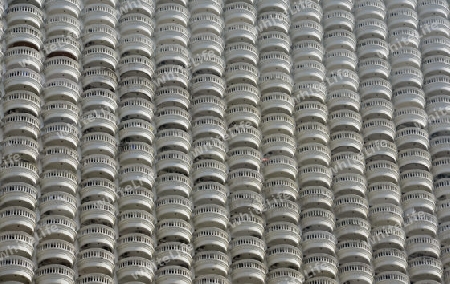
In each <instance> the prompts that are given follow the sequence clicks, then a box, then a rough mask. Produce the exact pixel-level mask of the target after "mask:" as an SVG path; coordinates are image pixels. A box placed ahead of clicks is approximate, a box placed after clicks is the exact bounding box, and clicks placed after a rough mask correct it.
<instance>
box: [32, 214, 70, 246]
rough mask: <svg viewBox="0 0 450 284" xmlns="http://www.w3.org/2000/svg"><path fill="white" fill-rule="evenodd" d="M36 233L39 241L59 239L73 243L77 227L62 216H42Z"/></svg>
mask: <svg viewBox="0 0 450 284" xmlns="http://www.w3.org/2000/svg"><path fill="white" fill-rule="evenodd" d="M36 232H37V233H38V235H39V236H40V237H41V241H44V240H50V239H60V240H64V241H67V242H72V243H73V242H74V240H75V237H76V235H77V225H76V224H75V221H73V219H70V218H67V217H64V216H57V215H50V216H42V218H41V219H40V220H39V223H38V226H37V227H36Z"/></svg>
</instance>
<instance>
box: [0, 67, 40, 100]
mask: <svg viewBox="0 0 450 284" xmlns="http://www.w3.org/2000/svg"><path fill="white" fill-rule="evenodd" d="M3 80H4V81H3V82H4V87H5V92H9V91H14V90H19V89H20V90H22V91H31V92H34V93H36V94H39V93H40V92H41V90H42V84H41V83H42V78H41V76H40V74H39V73H37V72H35V71H33V70H32V69H28V68H14V69H9V70H8V71H7V72H6V73H5V74H4V77H3Z"/></svg>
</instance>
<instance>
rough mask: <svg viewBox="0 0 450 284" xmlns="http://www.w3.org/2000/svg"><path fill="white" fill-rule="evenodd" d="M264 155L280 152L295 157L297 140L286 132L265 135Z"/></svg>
mask: <svg viewBox="0 0 450 284" xmlns="http://www.w3.org/2000/svg"><path fill="white" fill-rule="evenodd" d="M261 144H262V145H261V147H262V153H263V155H271V154H280V155H284V156H287V157H290V158H292V157H294V154H295V140H294V138H293V137H291V136H289V135H286V134H270V135H267V136H265V137H264V139H263V141H262V143H261Z"/></svg>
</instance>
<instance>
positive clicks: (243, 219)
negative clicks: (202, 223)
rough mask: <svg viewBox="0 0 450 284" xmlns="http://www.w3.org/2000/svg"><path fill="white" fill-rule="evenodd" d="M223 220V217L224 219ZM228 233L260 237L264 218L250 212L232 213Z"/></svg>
mask: <svg viewBox="0 0 450 284" xmlns="http://www.w3.org/2000/svg"><path fill="white" fill-rule="evenodd" d="M224 220H225V219H224ZM229 226H230V233H231V235H232V236H234V237H240V236H252V237H257V238H262V236H263V233H264V220H263V218H261V217H260V216H257V215H255V214H253V213H252V212H246V213H242V212H240V213H239V214H234V215H232V216H231V217H230V219H229Z"/></svg>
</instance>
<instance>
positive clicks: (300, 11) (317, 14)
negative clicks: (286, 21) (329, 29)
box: [264, 0, 323, 23]
mask: <svg viewBox="0 0 450 284" xmlns="http://www.w3.org/2000/svg"><path fill="white" fill-rule="evenodd" d="M264 2H267V4H266V5H268V4H269V3H271V2H270V1H267V0H266V1H264ZM282 2H287V3H288V1H282ZM271 4H272V5H275V4H273V3H271ZM278 5H280V4H278ZM288 5H289V4H288ZM285 10H286V11H283V12H290V13H291V15H292V16H291V21H292V22H297V21H300V20H303V19H305V18H306V19H313V20H314V21H316V22H319V23H320V21H321V20H322V16H323V11H322V7H321V5H320V4H318V3H316V2H311V3H308V5H305V4H304V3H303V4H302V3H299V2H294V3H292V4H291V5H290V7H289V8H287V9H285ZM287 10H289V11H287Z"/></svg>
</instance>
